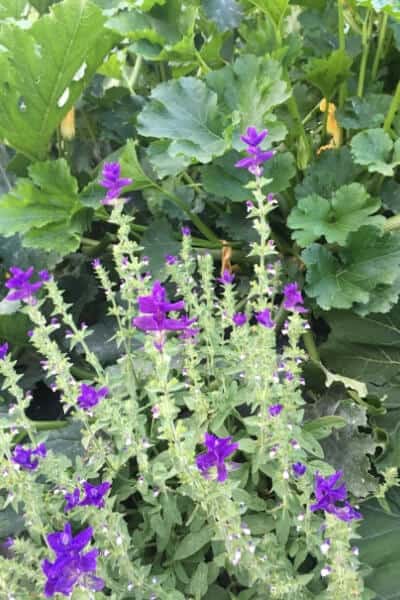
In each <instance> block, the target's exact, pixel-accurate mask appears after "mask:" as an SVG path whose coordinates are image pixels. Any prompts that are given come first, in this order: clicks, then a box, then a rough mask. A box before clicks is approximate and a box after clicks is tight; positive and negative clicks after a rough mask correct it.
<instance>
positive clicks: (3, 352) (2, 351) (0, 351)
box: [0, 342, 8, 360]
mask: <svg viewBox="0 0 400 600" xmlns="http://www.w3.org/2000/svg"><path fill="white" fill-rule="evenodd" d="M7 352H8V344H7V342H4V344H2V345H1V346H0V360H4V359H5V357H6V356H7Z"/></svg>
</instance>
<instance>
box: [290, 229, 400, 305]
mask: <svg viewBox="0 0 400 600" xmlns="http://www.w3.org/2000/svg"><path fill="white" fill-rule="evenodd" d="M302 257H303V260H304V263H305V265H306V266H307V275H306V281H307V286H306V290H307V293H308V294H309V295H310V296H311V297H313V298H316V300H317V302H318V304H319V306H321V307H322V308H323V309H325V310H328V309H330V308H351V307H353V308H354V309H355V310H357V311H359V310H362V307H359V306H358V305H357V304H356V303H360V304H361V305H366V304H367V303H368V302H369V301H370V299H371V297H372V296H373V294H374V290H375V289H376V288H377V287H378V286H379V285H382V284H385V285H389V286H390V285H391V284H393V283H394V281H395V280H396V279H397V274H398V269H399V267H400V237H399V236H398V235H396V234H385V235H383V236H381V235H380V234H379V230H377V229H375V228H373V227H362V228H361V229H360V230H359V231H357V232H356V233H352V234H350V236H349V238H348V245H347V246H346V248H344V249H343V250H341V251H340V253H339V255H338V256H334V255H333V254H332V252H331V251H330V250H328V249H327V248H326V247H323V246H320V245H318V244H312V245H311V246H310V247H309V248H307V249H306V250H304V251H303V253H302Z"/></svg>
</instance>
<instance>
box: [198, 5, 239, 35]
mask: <svg viewBox="0 0 400 600" xmlns="http://www.w3.org/2000/svg"><path fill="white" fill-rule="evenodd" d="M202 5H203V9H204V12H205V14H206V16H207V18H208V19H211V20H212V21H214V22H215V23H216V25H217V27H218V29H219V31H231V30H232V29H235V28H236V27H238V26H239V25H240V22H241V20H242V18H243V13H242V9H241V6H240V4H239V3H238V2H237V1H236V0H202Z"/></svg>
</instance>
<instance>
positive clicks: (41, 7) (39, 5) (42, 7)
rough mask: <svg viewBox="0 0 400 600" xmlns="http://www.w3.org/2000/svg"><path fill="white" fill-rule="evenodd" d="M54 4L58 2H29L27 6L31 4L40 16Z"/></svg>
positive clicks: (57, 0) (43, 0)
mask: <svg viewBox="0 0 400 600" xmlns="http://www.w3.org/2000/svg"><path fill="white" fill-rule="evenodd" d="M56 2H60V0H29V4H32V6H34V7H35V8H36V10H37V11H38V12H39V13H40V14H41V15H42V14H43V13H45V12H46V11H47V10H48V8H49V7H50V6H51V5H52V4H55V3H56Z"/></svg>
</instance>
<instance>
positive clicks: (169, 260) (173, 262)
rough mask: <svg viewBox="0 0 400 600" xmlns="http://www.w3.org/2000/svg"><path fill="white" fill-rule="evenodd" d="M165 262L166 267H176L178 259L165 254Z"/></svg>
mask: <svg viewBox="0 0 400 600" xmlns="http://www.w3.org/2000/svg"><path fill="white" fill-rule="evenodd" d="M165 262H166V263H167V265H176V263H177V262H178V257H177V256H174V255H173V254H166V255H165Z"/></svg>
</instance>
